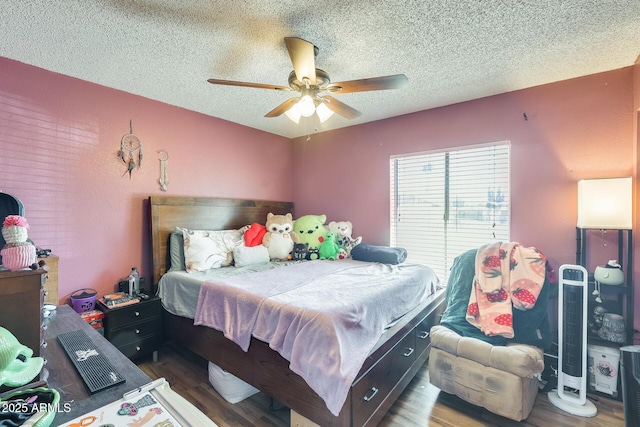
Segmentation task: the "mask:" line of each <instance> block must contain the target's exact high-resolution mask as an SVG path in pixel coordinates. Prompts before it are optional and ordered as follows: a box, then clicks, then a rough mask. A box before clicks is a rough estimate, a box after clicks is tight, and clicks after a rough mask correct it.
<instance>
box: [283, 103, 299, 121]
mask: <svg viewBox="0 0 640 427" xmlns="http://www.w3.org/2000/svg"><path fill="white" fill-rule="evenodd" d="M284 114H285V115H286V116H287V117H289V119H290V120H291V121H292V122H294V123H300V117H301V116H302V114H300V109H299V108H298V104H297V103H295V104H293V107H291V108H289V109H288V110H287V111H285V112H284Z"/></svg>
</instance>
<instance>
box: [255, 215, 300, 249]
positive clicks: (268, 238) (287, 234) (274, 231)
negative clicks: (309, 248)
mask: <svg viewBox="0 0 640 427" xmlns="http://www.w3.org/2000/svg"><path fill="white" fill-rule="evenodd" d="M265 227H266V229H267V232H266V233H265V235H264V237H263V238H262V244H263V245H264V246H265V247H266V248H267V249H269V258H270V259H276V260H285V259H289V253H291V251H292V250H293V244H294V243H300V239H299V238H298V236H297V235H296V233H295V232H294V231H293V218H292V216H291V214H290V213H288V214H286V215H274V214H272V213H269V214H267V222H266V224H265Z"/></svg>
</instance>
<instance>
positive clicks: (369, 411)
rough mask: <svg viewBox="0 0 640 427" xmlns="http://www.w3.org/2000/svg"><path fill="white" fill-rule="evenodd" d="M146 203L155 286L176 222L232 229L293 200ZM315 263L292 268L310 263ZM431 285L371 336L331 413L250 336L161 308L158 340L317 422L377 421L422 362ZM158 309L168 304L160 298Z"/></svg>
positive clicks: (437, 298)
mask: <svg viewBox="0 0 640 427" xmlns="http://www.w3.org/2000/svg"><path fill="white" fill-rule="evenodd" d="M149 206H150V211H151V213H150V217H151V234H152V236H151V237H152V239H151V240H152V256H153V271H154V284H158V283H159V282H160V280H161V278H164V279H165V280H167V279H168V278H169V277H170V275H171V273H172V272H169V273H170V274H167V272H168V270H169V268H168V266H170V265H171V264H170V263H171V254H170V251H169V250H168V249H169V248H170V247H171V245H170V243H169V241H170V236H171V234H172V232H173V231H174V230H175V227H176V226H180V227H184V228H189V229H193V230H231V229H239V228H241V227H243V226H245V225H248V224H252V223H254V222H258V223H263V222H264V221H265V219H266V216H267V214H268V213H269V212H271V213H274V214H286V213H288V212H292V213H293V204H292V203H289V202H277V201H262V200H240V199H220V198H191V197H161V196H157V197H156V196H152V197H151V198H150V199H149ZM314 262H315V261H312V262H309V263H307V264H306V265H304V266H294V268H312V266H313V263H314ZM323 262H328V263H331V261H323ZM342 262H343V261H336V262H335V263H334V264H332V265H333V266H334V267H333V268H343V267H337V266H338V265H348V264H340V263H342ZM356 267H357V268H360V266H356ZM356 267H354V269H355V268H356ZM286 268H289V267H286ZM369 268H371V267H369ZM165 276H166V277H165ZM432 290H433V292H432V293H430V294H428V295H424V296H423V297H422V298H420V301H419V303H418V304H417V305H416V306H415V307H413V308H411V309H410V310H409V312H407V313H406V314H404V315H403V316H402V317H400V318H399V319H396V321H395V322H394V323H392V324H391V325H390V326H389V327H388V328H387V329H386V330H385V331H384V333H383V334H382V336H381V337H379V339H377V340H376V341H375V343H374V345H373V346H372V348H371V351H369V352H368V354H366V355H363V358H364V361H363V362H362V364H361V366H360V365H358V366H360V367H359V369H357V370H356V372H357V374H356V375H355V376H354V379H353V381H352V382H351V383H350V384H349V385H348V389H347V392H346V398H345V399H344V402H343V404H342V407H341V408H338V410H335V408H332V410H330V409H329V407H328V404H327V402H326V399H327V396H324V397H321V396H320V395H319V394H318V393H317V392H316V391H314V389H313V388H312V387H311V386H310V385H309V383H308V382H307V381H305V379H303V377H302V376H301V375H299V374H297V373H295V372H294V371H293V370H292V368H291V367H290V366H291V365H292V364H291V362H290V361H289V360H287V359H285V357H283V356H282V355H281V354H280V353H279V352H278V351H275V350H273V349H272V348H271V347H270V346H269V344H268V343H267V342H265V341H263V340H260V339H258V338H256V337H255V336H251V337H249V338H248V339H249V340H250V341H249V342H248V345H246V346H243V347H245V348H246V350H247V351H244V350H243V348H241V346H240V345H239V344H237V343H236V342H234V341H232V340H230V339H228V338H227V337H225V334H224V333H223V332H221V331H220V330H217V329H214V328H210V327H207V326H202V325H198V326H196V325H194V318H193V317H194V316H193V314H192V313H186V312H180V311H179V310H176V309H175V308H169V309H168V310H167V309H166V310H165V311H164V317H163V322H164V325H163V327H164V332H165V338H167V339H170V340H171V341H172V342H173V343H174V344H176V345H179V346H181V347H184V348H187V349H189V350H191V351H193V352H194V353H196V354H198V355H200V356H201V357H203V358H205V359H207V360H209V361H211V362H213V363H215V364H216V365H218V366H219V367H220V368H222V369H224V370H225V371H228V372H230V373H232V374H233V375H235V376H236V377H238V378H240V379H242V380H244V381H245V382H247V383H249V384H251V385H252V386H254V387H256V388H257V389H259V390H261V391H263V392H265V393H266V394H268V395H269V396H271V397H272V398H273V399H275V400H276V401H278V402H280V403H281V404H283V405H285V406H287V407H289V408H290V409H291V410H292V411H295V413H296V414H297V415H301V416H303V417H305V418H306V419H308V420H310V421H312V422H314V423H316V424H318V425H321V426H360V425H376V424H377V423H378V422H379V421H380V420H381V418H382V417H383V416H384V414H385V413H386V411H387V410H388V409H389V407H390V406H391V405H392V403H393V402H394V401H395V400H396V398H397V397H398V396H399V395H400V393H401V392H402V391H403V390H404V388H405V387H406V385H407V384H408V383H409V382H410V381H411V379H412V378H413V376H414V375H415V374H416V372H417V371H418V369H419V368H420V367H421V366H422V365H423V364H424V362H425V361H426V360H427V357H428V354H429V349H430V343H429V330H430V328H431V326H433V325H434V324H437V323H438V320H439V316H440V314H441V313H442V310H443V308H444V290H443V289H439V288H437V289H436V288H434V289H432ZM186 294H188V292H182V291H181V292H177V293H176V295H182V296H183V297H184V295H186ZM163 306H164V307H165V308H166V307H171V306H172V302H171V301H170V300H169V298H168V297H166V296H165V299H164V300H163Z"/></svg>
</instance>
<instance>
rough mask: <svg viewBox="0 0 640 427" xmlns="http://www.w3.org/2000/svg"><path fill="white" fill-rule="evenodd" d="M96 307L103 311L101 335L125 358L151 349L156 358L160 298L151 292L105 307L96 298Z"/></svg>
mask: <svg viewBox="0 0 640 427" xmlns="http://www.w3.org/2000/svg"><path fill="white" fill-rule="evenodd" d="M96 307H97V308H98V309H100V310H102V311H103V312H104V322H103V323H104V335H105V338H107V339H108V340H109V342H111V344H113V345H114V346H115V347H116V348H117V349H118V350H120V351H121V352H122V353H123V354H124V355H125V356H127V357H128V358H129V359H135V358H137V357H141V356H146V355H148V354H150V353H153V360H154V361H156V360H158V349H159V348H160V346H161V345H162V308H161V305H160V298H158V297H156V296H153V297H149V299H146V300H141V301H140V302H139V303H136V304H131V305H126V306H124V307H116V308H107V307H106V306H105V305H104V304H102V303H101V302H99V301H98V304H96Z"/></svg>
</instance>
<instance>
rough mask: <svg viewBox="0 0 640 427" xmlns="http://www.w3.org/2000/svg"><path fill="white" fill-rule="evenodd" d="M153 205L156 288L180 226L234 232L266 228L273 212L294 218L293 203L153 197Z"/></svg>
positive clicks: (152, 224) (150, 202) (152, 232)
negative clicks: (249, 227)
mask: <svg viewBox="0 0 640 427" xmlns="http://www.w3.org/2000/svg"><path fill="white" fill-rule="evenodd" d="M149 205H150V208H151V250H152V255H153V284H154V285H157V284H158V281H159V280H160V277H162V275H163V274H164V273H166V272H167V266H168V265H169V254H168V251H167V247H168V243H169V235H170V234H171V233H172V232H173V230H174V229H175V228H176V226H179V227H184V228H190V229H192V230H232V229H238V228H241V227H244V226H245V225H248V224H253V223H254V222H257V223H259V224H264V223H265V222H266V221H267V214H268V213H269V212H272V213H274V214H277V215H284V214H286V213H289V212H291V214H292V215H293V203H291V202H277V201H268V200H243V199H218V198H208V197H165V196H151V197H149Z"/></svg>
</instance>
